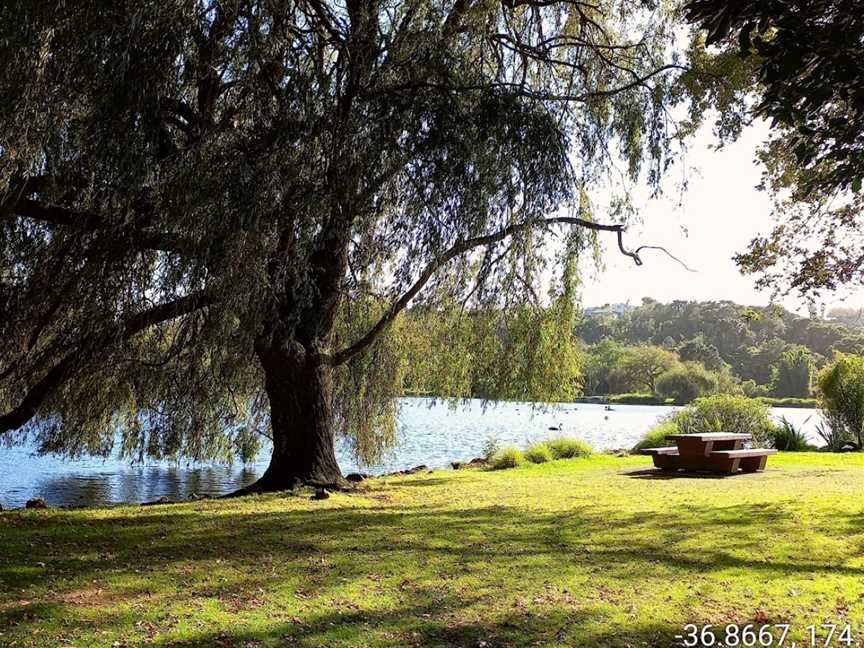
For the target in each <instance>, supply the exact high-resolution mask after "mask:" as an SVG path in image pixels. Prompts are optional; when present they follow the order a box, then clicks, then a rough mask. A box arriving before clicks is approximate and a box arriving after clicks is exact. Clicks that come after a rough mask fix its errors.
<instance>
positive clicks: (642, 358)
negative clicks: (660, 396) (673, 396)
mask: <svg viewBox="0 0 864 648" xmlns="http://www.w3.org/2000/svg"><path fill="white" fill-rule="evenodd" d="M678 364H679V360H678V356H677V355H675V353H673V352H672V351H669V350H667V349H664V348H662V347H658V346H649V345H642V346H637V347H631V348H629V349H627V352H626V353H625V354H624V357H623V358H622V360H621V364H620V371H621V374H622V375H623V376H624V377H625V378H626V379H627V380H628V381H629V383H630V384H632V385H635V386H637V387H638V388H640V389H644V390H646V391H649V392H651V393H652V394H653V393H656V391H657V379H658V378H659V377H660V376H661V375H662V374H664V373H665V372H667V371H669V370H670V369H672V368H673V367H676V366H677V365H678Z"/></svg>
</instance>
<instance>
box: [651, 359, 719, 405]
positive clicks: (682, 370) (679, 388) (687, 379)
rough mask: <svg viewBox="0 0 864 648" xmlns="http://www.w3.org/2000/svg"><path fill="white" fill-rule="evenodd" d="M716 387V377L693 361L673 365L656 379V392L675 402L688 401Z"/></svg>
mask: <svg viewBox="0 0 864 648" xmlns="http://www.w3.org/2000/svg"><path fill="white" fill-rule="evenodd" d="M716 389H717V377H716V376H715V375H714V374H712V373H711V372H709V371H707V370H706V369H705V367H703V366H702V365H700V364H696V363H695V362H686V363H684V364H682V365H679V366H677V367H674V368H672V369H670V370H669V371H667V372H665V373H664V374H662V375H661V376H660V377H659V378H658V379H657V393H658V394H659V395H660V396H663V397H665V398H671V399H673V400H674V401H675V402H676V403H689V402H690V401H691V400H693V399H694V398H698V397H699V396H701V395H702V394H705V393H708V392H713V391H715V390H716Z"/></svg>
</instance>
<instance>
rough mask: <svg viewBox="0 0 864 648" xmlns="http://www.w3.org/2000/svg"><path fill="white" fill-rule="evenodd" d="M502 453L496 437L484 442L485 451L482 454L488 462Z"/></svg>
mask: <svg viewBox="0 0 864 648" xmlns="http://www.w3.org/2000/svg"><path fill="white" fill-rule="evenodd" d="M500 451H501V444H500V442H499V441H498V439H496V438H495V437H489V438H488V439H486V440H485V441H484V442H483V449H482V450H481V451H480V454H481V455H482V456H483V458H484V459H485V460H486V461H492V458H493V457H494V456H495V455H497V454H498V453H499V452H500Z"/></svg>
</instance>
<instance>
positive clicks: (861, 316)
mask: <svg viewBox="0 0 864 648" xmlns="http://www.w3.org/2000/svg"><path fill="white" fill-rule="evenodd" d="M827 319H828V320H829V321H832V322H840V323H841V324H846V325H847V326H854V327H861V326H864V308H846V307H839V306H838V307H835V308H832V309H830V310H829V311H828V315H827Z"/></svg>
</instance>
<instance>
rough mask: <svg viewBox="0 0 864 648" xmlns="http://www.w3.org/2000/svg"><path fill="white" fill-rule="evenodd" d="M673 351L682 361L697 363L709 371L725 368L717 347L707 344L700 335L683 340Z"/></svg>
mask: <svg viewBox="0 0 864 648" xmlns="http://www.w3.org/2000/svg"><path fill="white" fill-rule="evenodd" d="M675 350H676V352H677V353H678V356H679V357H680V358H681V359H682V360H686V361H689V362H698V363H700V364H701V365H702V366H704V367H705V368H706V369H708V370H709V371H720V370H721V369H723V367H725V366H727V364H726V362H725V361H724V360H723V358H721V357H720V352H719V351H718V350H717V347H715V346H714V345H713V344H711V343H710V342H707V341H706V340H705V336H704V335H702V334H699V335H697V336H696V337H694V338H691V339H689V340H685V341H684V342H682V343H681V344H679V345H678V347H677V348H676V349H675Z"/></svg>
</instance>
